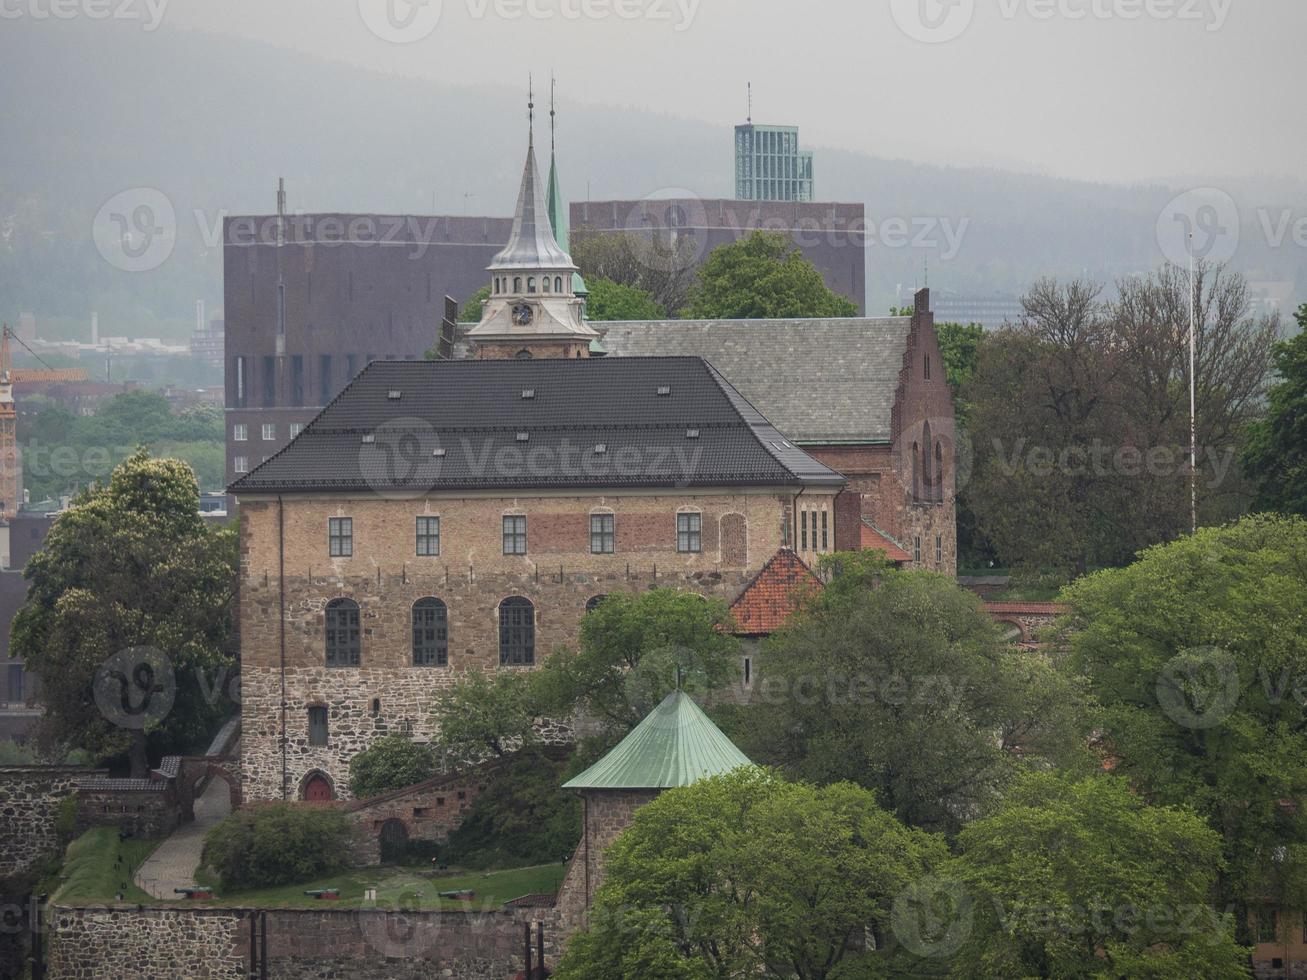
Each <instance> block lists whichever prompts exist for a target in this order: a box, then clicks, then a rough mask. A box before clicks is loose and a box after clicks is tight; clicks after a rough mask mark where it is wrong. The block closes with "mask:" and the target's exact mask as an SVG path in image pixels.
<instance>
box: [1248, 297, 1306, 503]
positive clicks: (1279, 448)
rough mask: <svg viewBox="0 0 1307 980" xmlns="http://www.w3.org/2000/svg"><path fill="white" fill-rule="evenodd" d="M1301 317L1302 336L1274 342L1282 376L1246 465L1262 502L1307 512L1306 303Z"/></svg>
mask: <svg viewBox="0 0 1307 980" xmlns="http://www.w3.org/2000/svg"><path fill="white" fill-rule="evenodd" d="M1297 319H1298V329H1299V333H1298V336H1296V337H1294V338H1293V339H1292V340H1287V341H1285V342H1283V343H1280V344H1276V345H1275V353H1274V358H1275V370H1276V372H1277V374H1278V375H1279V381H1278V383H1277V384H1275V385H1274V386H1273V387H1272V388H1271V392H1270V400H1269V405H1268V407H1267V411H1266V415H1265V417H1264V418H1261V419H1259V420H1258V421H1256V422H1254V423H1253V424H1252V425H1251V426H1250V427H1249V432H1248V444H1247V446H1246V447H1245V448H1244V454H1243V466H1244V472H1245V473H1246V474H1247V475H1248V477H1249V478H1250V479H1252V480H1255V481H1256V482H1257V499H1256V502H1255V504H1256V506H1257V507H1259V508H1261V509H1264V510H1277V511H1280V512H1281V513H1285V514H1299V515H1301V516H1303V517H1307V304H1303V306H1301V307H1299V309H1298V313H1297Z"/></svg>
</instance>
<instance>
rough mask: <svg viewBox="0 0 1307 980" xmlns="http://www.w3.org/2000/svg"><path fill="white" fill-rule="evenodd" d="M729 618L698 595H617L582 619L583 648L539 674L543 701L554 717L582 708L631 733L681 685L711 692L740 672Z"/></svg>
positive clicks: (618, 731) (716, 603) (716, 602)
mask: <svg viewBox="0 0 1307 980" xmlns="http://www.w3.org/2000/svg"><path fill="white" fill-rule="evenodd" d="M729 623H730V611H729V610H728V609H727V607H726V604H725V603H724V602H722V601H721V600H720V599H706V598H704V597H703V596H701V595H699V594H697V593H694V592H680V591H677V590H675V589H652V590H650V591H648V592H640V593H629V592H617V593H613V594H612V595H609V596H608V597H607V598H606V599H604V600H603V601H602V602H600V603H599V605H598V606H596V607H595V608H594V609H593V610H591V611H590V612H589V613H587V614H586V616H585V618H584V619H583V620H582V621H581V636H580V642H579V644H578V646H577V649H576V650H575V651H570V650H560V651H558V652H557V653H556V654H554V656H552V657H550V658H549V660H548V661H547V662H546V663H545V666H544V668H543V669H542V670H540V671H539V672H538V673H536V674H535V675H533V682H534V685H535V688H536V691H537V692H538V704H539V706H540V708H541V710H543V711H547V712H549V713H550V714H552V715H554V716H555V717H566V716H568V715H570V714H571V713H572V712H574V711H577V710H581V711H583V712H585V714H586V715H587V716H588V717H590V718H592V719H595V720H597V721H599V722H600V723H601V724H605V725H606V726H607V727H608V728H609V730H610V731H611V732H612V733H613V734H614V735H617V736H621V735H625V734H626V732H628V731H629V730H630V729H632V728H634V727H635V726H636V725H638V724H639V723H640V721H641V720H642V719H643V718H644V717H645V715H647V714H648V713H649V712H650V711H652V710H653V709H654V707H656V706H657V705H658V703H659V702H660V701H662V700H663V698H665V697H666V696H667V695H668V694H669V693H671V691H673V690H674V689H675V688H676V686H677V684H678V683H679V684H680V686H681V687H682V688H683V689H684V690H687V691H697V692H703V693H706V692H708V691H711V690H713V689H715V688H717V687H719V686H721V685H722V684H724V683H725V682H726V681H727V680H729V679H730V678H731V677H732V676H734V672H735V669H736V667H735V653H736V651H737V650H738V648H739V643H738V641H737V640H736V639H735V638H734V637H733V636H731V635H730V633H729V632H728V630H727V629H726V627H727V626H728V625H729Z"/></svg>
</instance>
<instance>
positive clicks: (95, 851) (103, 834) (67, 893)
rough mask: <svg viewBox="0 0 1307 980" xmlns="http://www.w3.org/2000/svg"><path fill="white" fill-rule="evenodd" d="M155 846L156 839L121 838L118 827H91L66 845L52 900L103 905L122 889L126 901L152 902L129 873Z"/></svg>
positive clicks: (137, 866) (131, 872)
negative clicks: (57, 884) (66, 849)
mask: <svg viewBox="0 0 1307 980" xmlns="http://www.w3.org/2000/svg"><path fill="white" fill-rule="evenodd" d="M158 846H159V841H157V840H138V839H135V838H128V839H127V840H121V841H120V840H119V839H118V828H117V827H92V828H91V829H90V830H88V831H87V832H86V833H84V834H82V836H81V837H79V838H77V840H75V841H73V842H72V843H71V844H69V845H68V854H67V856H66V857H65V858H64V866H63V870H62V871H61V872H60V874H59V881H60V885H59V888H58V890H57V891H56V892H55V893H54V895H53V896H52V900H53V901H55V902H63V903H84V904H102V903H108V902H113V901H115V900H116V896H117V894H118V893H119V892H120V891H121V892H122V896H123V901H125V902H145V903H153V902H154V901H155V899H153V898H151V897H150V896H149V895H148V894H146V893H145V892H143V891H141V889H139V888H137V887H136V885H134V884H133V883H132V876H133V875H135V874H136V869H137V868H139V867H140V866H141V864H142V863H143V862H144V861H145V859H146V858H147V857H149V856H150V853H151V852H152V851H153V850H154V849H155V848H156V847H158ZM124 882H125V883H126V887H124Z"/></svg>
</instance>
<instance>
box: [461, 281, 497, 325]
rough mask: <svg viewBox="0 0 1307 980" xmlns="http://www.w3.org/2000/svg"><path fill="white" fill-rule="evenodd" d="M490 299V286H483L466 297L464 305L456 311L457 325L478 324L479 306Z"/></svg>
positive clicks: (479, 317)
mask: <svg viewBox="0 0 1307 980" xmlns="http://www.w3.org/2000/svg"><path fill="white" fill-rule="evenodd" d="M489 298H490V286H489V285H485V286H482V287H481V288H480V289H478V290H477V291H476V292H475V293H473V294H472V295H471V296H469V297H468V300H467V302H466V303H464V304H463V306H462V308H461V309H460V310H459V311H458V322H459V323H480V322H481V306H482V304H483V303H485V301H486V300H488V299H489Z"/></svg>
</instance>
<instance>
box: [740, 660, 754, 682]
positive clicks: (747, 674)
mask: <svg viewBox="0 0 1307 980" xmlns="http://www.w3.org/2000/svg"><path fill="white" fill-rule="evenodd" d="M740 676H741V677H742V679H743V680H744V686H745V687H753V658H752V657H745V658H744V662H743V663H742V664H741V665H740Z"/></svg>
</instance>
